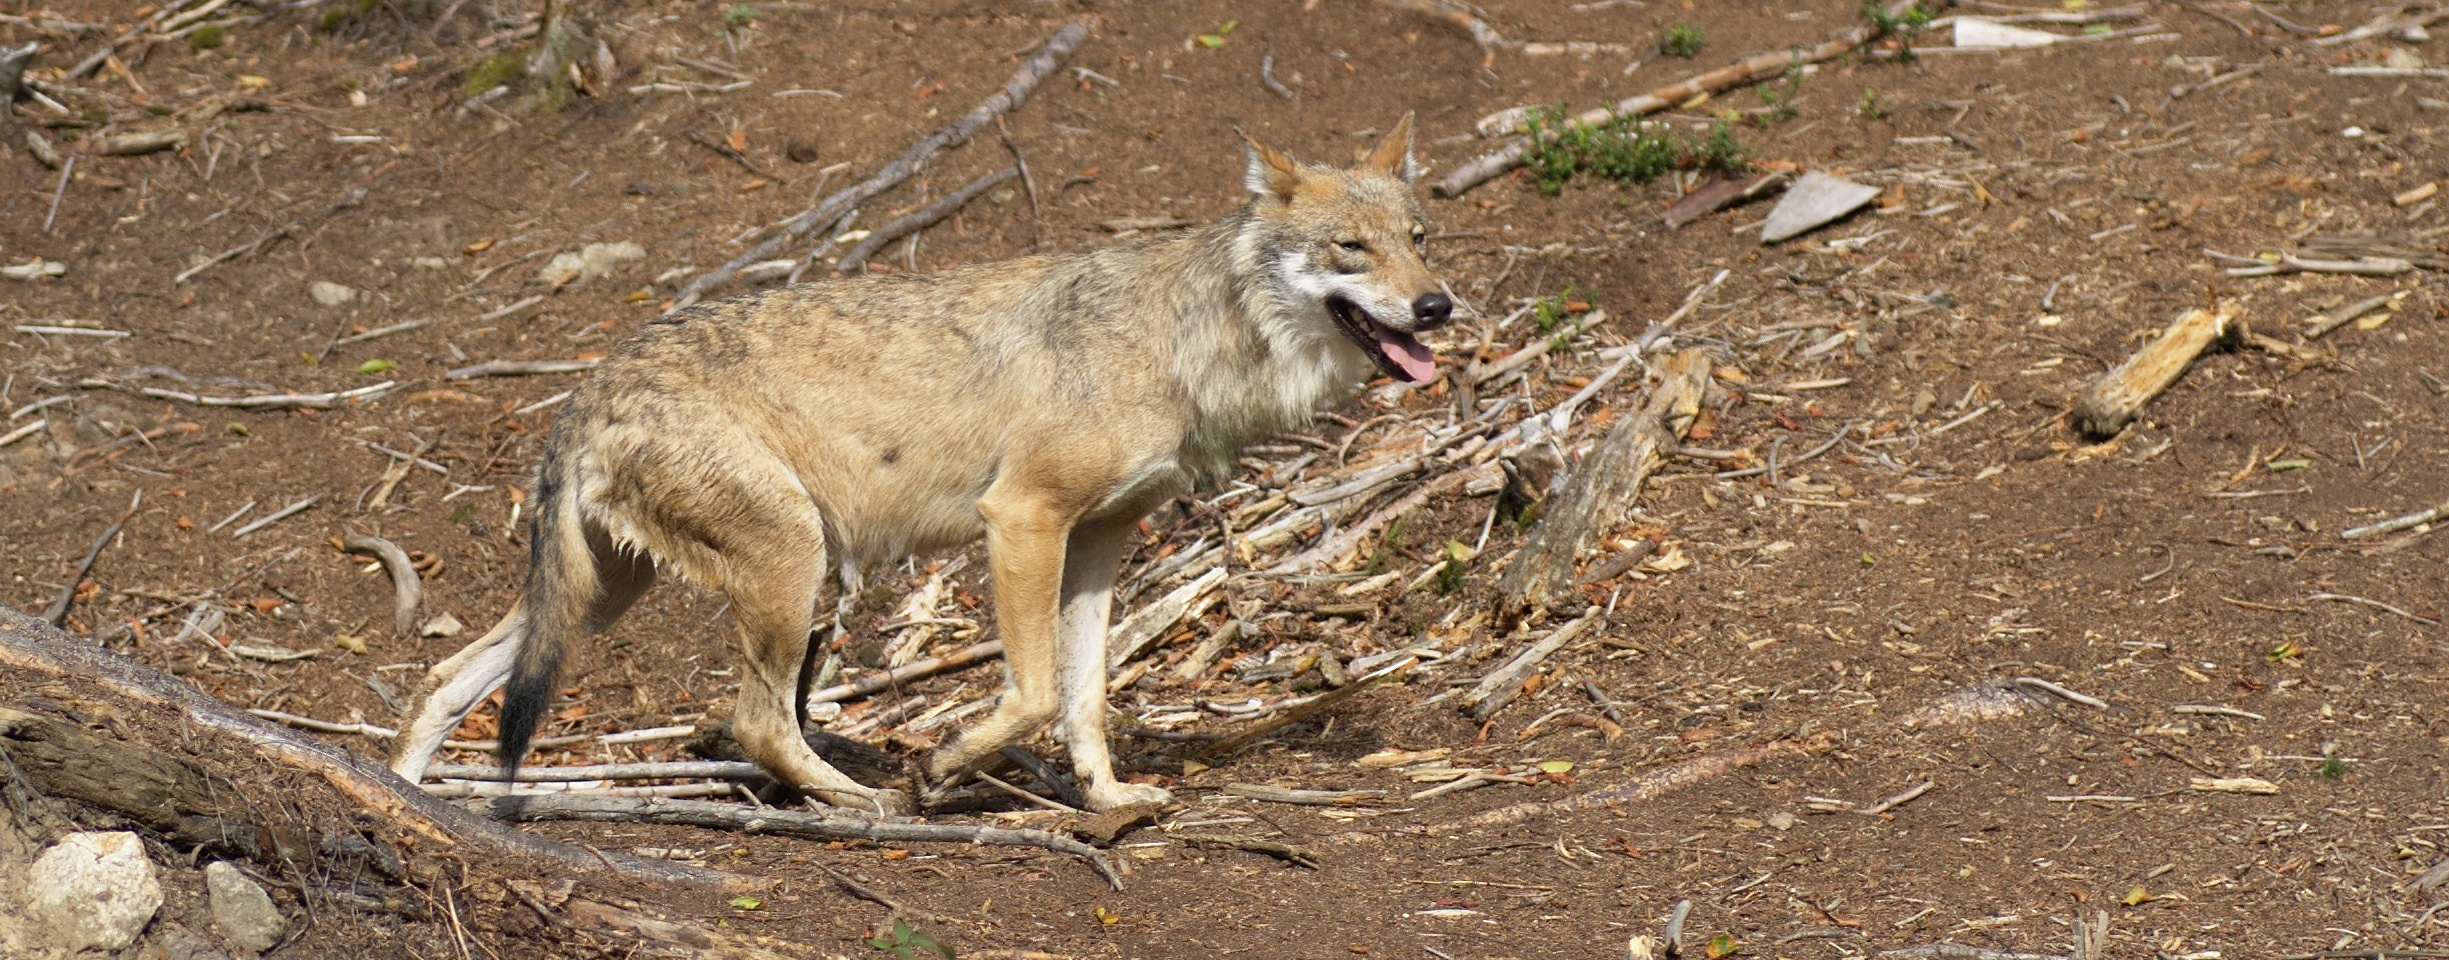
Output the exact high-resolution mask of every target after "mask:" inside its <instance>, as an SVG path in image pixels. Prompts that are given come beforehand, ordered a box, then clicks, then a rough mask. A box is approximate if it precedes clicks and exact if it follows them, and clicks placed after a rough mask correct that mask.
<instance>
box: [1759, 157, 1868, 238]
mask: <svg viewBox="0 0 2449 960" xmlns="http://www.w3.org/2000/svg"><path fill="white" fill-rule="evenodd" d="M1876 196H1879V188H1878V187H1873V186H1866V185H1864V184H1859V183H1855V182H1853V181H1851V180H1847V179H1845V178H1843V177H1832V176H1829V175H1828V174H1825V173H1821V172H1820V171H1817V170H1813V171H1811V172H1809V173H1805V174H1803V176H1802V179H1799V180H1796V181H1794V186H1791V187H1788V188H1786V195H1785V197H1783V198H1781V199H1779V200H1778V201H1777V207H1776V208H1775V209H1773V210H1770V211H1769V219H1768V222H1766V223H1764V224H1762V225H1761V227H1760V242H1762V243H1776V242H1778V241H1780V240H1786V239H1790V238H1793V237H1797V236H1801V235H1802V234H1804V233H1808V232H1810V231H1812V230H1816V229H1819V228H1820V227H1822V226H1824V225H1826V224H1828V223H1829V222H1830V221H1833V220H1835V219H1837V218H1838V217H1842V216H1845V215H1846V214H1849V213H1852V212H1854V210H1855V209H1856V208H1858V207H1861V206H1862V205H1863V204H1866V203H1869V202H1871V198H1873V197H1876Z"/></svg>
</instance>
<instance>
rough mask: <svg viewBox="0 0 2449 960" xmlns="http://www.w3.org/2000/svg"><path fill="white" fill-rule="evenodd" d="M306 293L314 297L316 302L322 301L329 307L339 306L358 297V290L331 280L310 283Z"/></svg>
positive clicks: (321, 302)
mask: <svg viewBox="0 0 2449 960" xmlns="http://www.w3.org/2000/svg"><path fill="white" fill-rule="evenodd" d="M306 293H307V295H308V296H311V297H314V298H315V302H316V303H320V304H322V305H324V306H327V307H337V306H339V305H341V304H344V303H347V302H349V301H351V300H355V299H357V291H356V290H354V289H352V288H349V287H345V286H341V285H340V284H337V283H333V282H331V281H329V280H317V281H315V282H314V283H312V284H308V285H307V287H306Z"/></svg>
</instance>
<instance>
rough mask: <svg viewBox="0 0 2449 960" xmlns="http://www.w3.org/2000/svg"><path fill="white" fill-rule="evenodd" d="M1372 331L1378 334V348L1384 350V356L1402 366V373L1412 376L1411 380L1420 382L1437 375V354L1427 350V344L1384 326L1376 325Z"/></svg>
mask: <svg viewBox="0 0 2449 960" xmlns="http://www.w3.org/2000/svg"><path fill="white" fill-rule="evenodd" d="M1373 332H1375V333H1376V334H1377V336H1378V349H1380V350H1384V351H1386V356H1387V357H1388V358H1390V359H1392V360H1394V362H1395V366H1398V367H1402V368H1403V374H1404V375H1405V376H1408V377H1410V378H1412V382H1414V383H1422V382H1426V381H1428V380H1430V379H1432V378H1434V377H1436V376H1437V355H1436V354H1434V353H1431V352H1429V347H1428V345H1427V344H1425V343H1421V342H1420V341H1418V340H1414V339H1412V338H1410V337H1408V336H1404V335H1403V334H1402V333H1399V332H1396V331H1394V330H1389V329H1387V328H1385V327H1377V328H1376V329H1375V331H1373Z"/></svg>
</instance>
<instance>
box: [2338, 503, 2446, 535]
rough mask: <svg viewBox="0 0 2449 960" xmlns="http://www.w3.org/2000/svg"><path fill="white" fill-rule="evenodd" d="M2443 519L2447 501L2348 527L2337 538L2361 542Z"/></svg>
mask: <svg viewBox="0 0 2449 960" xmlns="http://www.w3.org/2000/svg"><path fill="white" fill-rule="evenodd" d="M2443 517H2449V501H2444V502H2442V503H2440V504H2439V505H2437V506H2433V507H2431V508H2429V509H2424V510H2417V511H2415V512H2414V513H2410V514H2407V515H2406V516H2403V517H2392V518H2390V519H2388V520H2383V521H2381V522H2379V523H2368V524H2365V525H2363V526H2361V527H2349V528H2348V529H2345V530H2341V531H2339V532H2338V538H2339V539H2341V540H2361V539H2364V538H2365V537H2377V536H2380V535H2382V534H2384V533H2397V532H2398V531H2400V530H2406V529H2409V528H2412V527H2420V526H2423V525H2424V524H2427V523H2431V522H2432V521H2435V520H2439V519H2441V518H2443Z"/></svg>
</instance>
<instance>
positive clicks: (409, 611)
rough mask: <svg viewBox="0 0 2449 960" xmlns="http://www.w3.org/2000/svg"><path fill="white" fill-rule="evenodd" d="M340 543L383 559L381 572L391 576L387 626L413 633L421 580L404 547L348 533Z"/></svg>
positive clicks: (421, 594) (422, 595)
mask: <svg viewBox="0 0 2449 960" xmlns="http://www.w3.org/2000/svg"><path fill="white" fill-rule="evenodd" d="M340 542H341V545H342V546H343V547H344V548H346V549H348V550H349V551H351V552H354V553H364V554H371V555H373V556H374V557H375V558H376V559H378V560H381V561H382V562H383V572H384V573H386V574H389V575H390V577H391V629H392V631H393V632H394V633H396V634H397V635H399V636H400V637H402V638H408V637H414V636H416V635H417V605H418V604H419V603H422V602H423V601H424V599H425V582H424V581H423V580H422V579H420V578H419V577H418V576H417V567H416V564H414V563H412V562H410V561H409V559H408V551H406V550H402V549H400V545H399V544H396V543H393V542H391V541H389V540H385V539H383V538H381V537H369V536H365V535H363V534H355V533H352V534H349V535H348V536H347V537H345V538H342V540H341V541H340Z"/></svg>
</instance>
